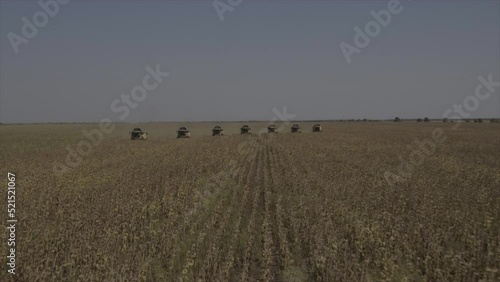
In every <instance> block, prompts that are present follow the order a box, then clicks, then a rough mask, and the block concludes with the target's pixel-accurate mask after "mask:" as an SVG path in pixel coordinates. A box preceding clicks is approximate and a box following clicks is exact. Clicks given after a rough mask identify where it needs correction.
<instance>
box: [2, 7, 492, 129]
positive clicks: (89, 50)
mask: <svg viewBox="0 0 500 282" xmlns="http://www.w3.org/2000/svg"><path fill="white" fill-rule="evenodd" d="M43 1H45V0H43ZM223 1H224V2H225V0H223ZM387 2H388V1H364V2H363V1H351V2H349V1H250V0H246V1H243V3H242V4H241V5H239V6H237V7H235V8H234V11H232V12H227V13H225V14H224V21H220V20H219V17H218V15H217V13H216V11H215V9H214V7H213V5H212V1H136V2H134V1H130V0H129V1H103V2H99V1H87V2H84V1H76V0H73V1H72V2H70V3H68V4H66V5H62V6H61V7H60V11H59V12H58V14H57V15H55V17H54V18H50V20H49V22H48V24H47V25H46V26H45V27H43V28H40V29H39V31H38V34H37V35H36V36H35V37H34V38H32V39H30V40H29V43H28V44H21V45H20V46H19V53H18V54H16V53H15V52H14V50H13V48H12V46H11V43H10V42H9V39H8V37H7V35H8V34H9V32H13V33H16V34H18V35H20V34H22V33H21V27H22V25H23V22H22V21H21V18H22V17H27V18H29V19H31V18H32V16H33V14H34V13H35V12H37V11H40V10H41V8H40V6H39V5H38V4H37V3H36V2H35V1H10V2H4V1H2V2H1V4H0V8H1V12H0V20H1V22H0V24H1V25H0V36H1V41H0V42H1V43H0V121H2V122H77V121H99V120H100V119H101V118H103V117H108V118H111V119H112V120H118V119H117V116H118V115H117V114H116V113H113V112H112V111H111V109H110V105H111V103H112V102H113V100H115V99H117V98H119V97H120V94H121V93H130V91H131V89H132V88H133V87H134V86H136V85H140V84H141V83H142V82H141V81H142V78H143V77H144V76H145V75H146V71H145V67H146V66H147V65H151V66H155V65H156V64H160V66H161V70H162V71H166V72H169V73H170V76H169V77H167V78H166V79H165V81H164V82H163V83H161V85H160V86H159V87H157V88H156V89H155V90H154V91H151V92H150V93H149V94H148V97H147V99H146V100H145V101H143V102H140V103H139V106H138V107H137V108H136V109H132V110H131V114H130V116H129V117H128V118H127V119H126V120H125V121H130V122H135V121H199V120H247V119H259V120H269V119H270V118H271V117H272V116H273V113H272V109H273V108H275V107H276V108H279V109H281V108H282V107H283V106H287V108H288V112H289V113H292V114H296V115H297V118H298V119H337V118H365V117H366V118H380V119H385V118H393V117H394V116H401V117H408V118H415V117H423V116H429V117H433V118H440V117H441V116H442V114H443V113H444V112H445V110H446V109H448V108H450V107H452V106H453V104H455V103H462V102H463V100H464V98H465V97H467V96H468V95H471V94H474V89H475V87H476V85H477V84H478V80H477V77H478V76H479V75H487V74H489V73H492V74H493V77H494V80H495V81H499V80H500V70H499V69H500V54H499V52H500V51H499V50H500V44H499V42H500V40H499V34H500V20H499V17H500V15H499V14H500V4H499V3H500V2H499V1H456V2H455V1H440V2H437V3H436V2H432V1H422V2H419V1H416V0H414V1H412V2H409V1H405V0H401V5H402V6H403V8H404V10H403V11H402V12H401V13H400V14H398V15H393V16H392V20H391V22H390V24H389V25H388V26H387V27H385V28H382V31H381V33H380V34H379V35H378V36H377V37H375V38H373V39H372V41H371V43H370V44H369V46H367V47H366V48H364V49H362V51H361V53H360V54H357V55H353V56H352V62H351V63H350V64H348V63H347V62H346V60H345V58H344V56H343V54H342V52H341V50H340V48H339V44H340V43H341V42H343V41H345V42H347V43H349V44H353V38H354V35H355V32H354V30H353V28H354V27H356V26H358V27H361V28H363V29H364V26H365V24H366V23H367V22H369V21H371V20H373V18H372V16H371V15H370V11H371V10H376V11H378V10H380V9H386V7H387ZM474 116H484V117H491V116H494V117H500V99H499V90H498V89H497V91H496V92H495V93H494V95H493V96H492V97H491V98H489V99H488V100H487V101H486V102H482V103H481V104H480V106H479V109H478V110H477V111H475V112H474Z"/></svg>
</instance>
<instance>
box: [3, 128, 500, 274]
mask: <svg viewBox="0 0 500 282" xmlns="http://www.w3.org/2000/svg"><path fill="white" fill-rule="evenodd" d="M243 124H244V123H221V124H220V125H222V127H223V128H224V130H225V133H226V136H223V137H212V136H210V135H211V129H212V128H213V126H214V125H216V124H214V123H183V124H180V123H145V124H116V125H115V127H116V128H115V129H114V130H113V131H112V132H111V133H109V134H103V138H102V140H101V141H99V142H98V144H97V143H96V144H95V145H93V146H92V147H90V149H89V148H87V150H86V151H85V154H84V155H80V154H78V155H77V156H76V157H75V156H74V155H73V157H71V158H69V159H70V163H71V165H69V164H68V161H67V159H68V154H69V153H68V152H69V151H77V149H78V144H79V142H80V141H82V140H87V138H86V137H85V136H84V134H82V130H87V132H94V133H95V131H92V130H95V129H97V128H99V125H97V124H60V125H57V124H40V125H2V126H0V136H1V137H0V138H1V139H0V141H1V143H0V165H1V166H0V167H1V168H2V174H3V175H6V174H7V172H14V173H16V176H17V189H16V190H17V194H16V215H17V218H18V229H17V237H18V242H17V256H18V257H17V266H16V271H17V272H18V273H19V274H18V275H17V279H19V280H20V281H374V280H386V281H403V280H405V279H406V280H407V281H480V280H482V281H498V279H499V278H500V274H499V270H500V265H499V264H500V259H499V257H500V229H499V227H500V223H499V218H500V124H493V123H491V124H490V123H482V124H474V123H464V124H461V126H460V127H459V128H458V129H454V128H453V126H454V125H456V123H441V122H439V123H438V122H430V123H416V122H401V123H394V122H360V123H340V122H329V123H322V126H323V132H322V133H312V132H311V127H312V125H313V123H306V122H302V123H299V124H300V125H301V127H302V131H303V132H302V133H300V134H292V133H289V131H290V126H291V124H286V125H285V124H283V126H284V127H283V128H280V127H281V125H282V124H277V126H278V128H279V129H280V130H279V131H281V132H280V133H278V134H252V135H240V134H239V128H240V127H241V125H243ZM247 124H249V125H250V126H251V127H252V130H253V132H254V133H257V132H258V131H259V130H261V129H262V128H266V126H267V123H263V122H262V123H247ZM179 126H187V127H188V128H189V129H190V130H191V132H192V136H193V137H192V138H190V139H176V138H175V131H176V130H177V129H178V128H179ZM134 127H140V128H142V129H143V130H145V131H147V132H148V133H149V136H148V137H149V138H148V140H146V141H131V140H129V135H128V132H129V131H130V130H132V128H134ZM436 128H439V129H440V130H438V131H436ZM436 132H440V133H441V134H439V139H440V140H441V141H440V142H437V143H436V142H434V141H432V143H429V142H431V141H430V140H433V138H434V139H436ZM95 136H97V135H94V137H95ZM95 138H97V137H95ZM415 140H418V143H415ZM424 140H428V142H427V141H426V142H424ZM418 144H420V145H418ZM68 150H69V151H68ZM417 158H418V160H417V161H415V160H416V159H417ZM412 159H413V163H412V161H411V160H412ZM55 164H60V165H64V166H66V169H65V170H64V171H63V172H61V173H58V174H55V173H54V165H55ZM3 183H5V182H3ZM4 218H6V209H4ZM7 235H8V234H7V232H2V242H6V241H7ZM0 250H1V252H2V253H3V254H6V253H7V244H5V243H2V244H1V248H0ZM4 260H5V256H4ZM3 265H4V266H5V262H4V263H3ZM4 273H5V272H4Z"/></svg>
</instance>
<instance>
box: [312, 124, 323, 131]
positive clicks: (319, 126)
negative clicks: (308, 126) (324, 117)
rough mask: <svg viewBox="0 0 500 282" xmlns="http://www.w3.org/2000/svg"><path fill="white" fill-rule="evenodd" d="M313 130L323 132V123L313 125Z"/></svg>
mask: <svg viewBox="0 0 500 282" xmlns="http://www.w3.org/2000/svg"><path fill="white" fill-rule="evenodd" d="M313 132H323V129H322V128H321V125H320V124H319V123H316V124H315V125H313Z"/></svg>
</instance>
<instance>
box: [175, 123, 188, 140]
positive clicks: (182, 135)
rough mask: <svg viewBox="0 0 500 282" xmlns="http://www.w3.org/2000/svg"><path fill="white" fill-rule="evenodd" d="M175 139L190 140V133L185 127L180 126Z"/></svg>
mask: <svg viewBox="0 0 500 282" xmlns="http://www.w3.org/2000/svg"><path fill="white" fill-rule="evenodd" d="M176 133H177V138H191V132H190V131H189V129H187V128H186V127H184V126H182V127H181V128H179V130H177V131H176Z"/></svg>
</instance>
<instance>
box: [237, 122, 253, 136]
mask: <svg viewBox="0 0 500 282" xmlns="http://www.w3.org/2000/svg"><path fill="white" fill-rule="evenodd" d="M240 133H241V134H251V133H252V129H251V128H250V126H248V125H246V124H245V125H243V126H242V127H241V129H240Z"/></svg>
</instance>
